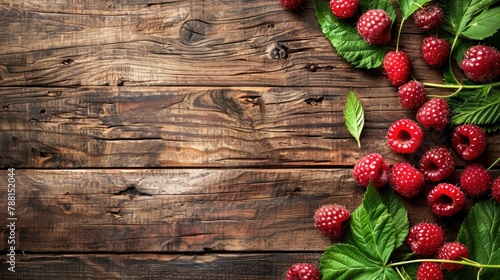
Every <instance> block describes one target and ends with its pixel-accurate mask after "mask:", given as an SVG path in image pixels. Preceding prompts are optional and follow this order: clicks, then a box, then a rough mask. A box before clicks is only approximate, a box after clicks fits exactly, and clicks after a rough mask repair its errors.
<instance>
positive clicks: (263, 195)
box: [0, 168, 500, 253]
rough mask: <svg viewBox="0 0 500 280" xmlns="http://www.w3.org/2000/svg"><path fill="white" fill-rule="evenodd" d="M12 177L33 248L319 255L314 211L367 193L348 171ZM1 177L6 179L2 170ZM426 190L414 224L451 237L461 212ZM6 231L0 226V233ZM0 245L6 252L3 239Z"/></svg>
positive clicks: (24, 244) (21, 232) (23, 242)
mask: <svg viewBox="0 0 500 280" xmlns="http://www.w3.org/2000/svg"><path fill="white" fill-rule="evenodd" d="M15 174H16V175H15V178H16V207H15V208H16V217H17V218H18V220H17V222H16V232H17V236H16V237H17V243H16V244H18V245H17V247H16V249H17V250H22V251H25V252H31V253H40V252H54V253H58V252H67V253H70V252H88V253H90V252H115V253H126V252H168V253H173V252H178V253H180V252H207V251H208V252H210V251H233V252H245V251H247V252H248V251H321V250H324V249H325V248H326V247H327V246H329V245H331V244H332V241H331V240H329V239H328V238H325V237H323V236H322V235H321V234H320V233H319V231H317V229H316V228H315V227H314V225H313V219H312V217H313V214H314V210H316V209H317V208H318V207H320V206H321V205H323V204H327V203H336V204H341V205H345V206H346V207H347V208H348V209H349V210H351V211H353V210H354V209H356V208H357V207H358V206H359V204H360V203H361V200H362V197H363V194H364V188H363V187H360V186H357V185H356V183H355V182H354V180H353V178H352V176H351V174H350V170H349V169H311V168H307V169H303V168H298V169H153V170H144V169H140V170H118V169H117V170H98V169H92V170H16V171H15ZM457 174H458V171H457ZM493 175H494V176H499V175H500V172H499V171H498V170H497V171H494V172H493ZM1 178H2V180H4V181H6V178H7V176H6V172H5V171H4V172H3V174H2V176H1ZM456 179H457V178H456V177H455V178H452V179H450V180H451V181H452V182H453V181H456ZM432 186H433V185H432V184H430V185H429V186H428V188H427V190H426V191H425V192H423V193H422V194H421V195H420V196H419V197H417V198H415V199H413V200H411V201H410V200H403V201H404V203H405V204H406V205H407V207H408V209H409V218H410V221H411V223H413V224H414V223H417V222H420V221H435V222H439V223H440V224H442V225H443V227H444V229H445V231H446V233H447V236H448V238H449V239H450V240H454V238H455V237H456V233H457V232H458V229H459V226H460V221H461V219H463V215H458V216H455V217H453V219H439V218H437V217H436V216H435V215H434V214H432V212H431V211H430V209H429V207H428V206H427V205H426V200H425V194H426V193H427V192H428V191H429V190H430V189H431V188H432ZM6 192H7V188H2V189H0V197H7V193H6ZM0 220H4V221H6V220H7V211H0ZM8 231H9V229H8V228H6V227H2V228H1V233H2V234H3V236H7V235H8ZM1 242H2V244H3V245H2V246H1V247H2V248H5V246H6V244H4V243H3V242H6V241H5V239H2V241H1Z"/></svg>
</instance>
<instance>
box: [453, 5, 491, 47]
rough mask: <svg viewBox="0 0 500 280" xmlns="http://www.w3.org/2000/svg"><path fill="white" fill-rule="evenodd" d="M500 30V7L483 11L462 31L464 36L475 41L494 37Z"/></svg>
mask: <svg viewBox="0 0 500 280" xmlns="http://www.w3.org/2000/svg"><path fill="white" fill-rule="evenodd" d="M499 28H500V7H496V8H493V9H488V10H483V11H482V12H481V13H480V14H479V15H477V16H476V17H474V18H473V19H472V20H471V21H470V22H469V23H468V24H467V26H466V27H465V28H464V30H463V31H462V35H463V36H465V37H467V38H469V39H475V40H483V39H485V38H487V37H490V36H492V35H493V34H495V33H496V32H497V30H498V29H499Z"/></svg>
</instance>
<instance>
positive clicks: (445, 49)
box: [422, 36, 451, 67]
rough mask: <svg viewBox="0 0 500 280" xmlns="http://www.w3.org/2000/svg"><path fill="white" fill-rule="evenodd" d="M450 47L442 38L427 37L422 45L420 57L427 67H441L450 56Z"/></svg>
mask: <svg viewBox="0 0 500 280" xmlns="http://www.w3.org/2000/svg"><path fill="white" fill-rule="evenodd" d="M450 51H451V46H450V43H448V41H446V40H445V39H443V38H436V37H434V36H428V37H425V38H424V41H423V44H422V57H423V58H424V61H425V63H426V64H427V65H429V66H433V67H439V66H441V65H443V64H444V63H445V62H446V60H447V59H448V56H449V55H450Z"/></svg>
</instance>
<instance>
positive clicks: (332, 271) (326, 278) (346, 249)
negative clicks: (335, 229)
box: [319, 244, 400, 280]
mask: <svg viewBox="0 0 500 280" xmlns="http://www.w3.org/2000/svg"><path fill="white" fill-rule="evenodd" d="M319 267H320V271H321V275H322V278H321V279H322V280H350V279H387V280H393V279H400V278H399V276H398V274H397V272H396V271H395V270H394V269H392V268H391V267H386V266H382V265H380V264H378V263H375V262H373V261H371V260H370V259H367V258H366V257H365V256H364V255H363V253H362V252H360V251H359V250H358V248H356V247H355V246H353V245H350V244H337V245H334V246H331V247H329V248H327V249H326V251H325V253H324V254H323V256H322V257H321V260H320V265H319Z"/></svg>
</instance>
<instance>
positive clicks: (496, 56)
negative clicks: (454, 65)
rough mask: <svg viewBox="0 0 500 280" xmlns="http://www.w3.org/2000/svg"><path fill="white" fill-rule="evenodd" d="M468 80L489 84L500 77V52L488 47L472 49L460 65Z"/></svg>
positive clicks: (479, 46)
mask: <svg viewBox="0 0 500 280" xmlns="http://www.w3.org/2000/svg"><path fill="white" fill-rule="evenodd" d="M460 69H462V70H464V74H465V76H466V77H467V78H469V79H470V80H472V81H474V82H480V83H481V82H488V81H492V80H495V79H496V78H497V77H498V76H499V75H500V52H498V51H497V50H496V49H495V48H492V47H488V46H481V45H478V46H473V47H470V48H469V49H468V50H467V51H466V52H465V55H464V59H463V60H462V62H461V63H460Z"/></svg>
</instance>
